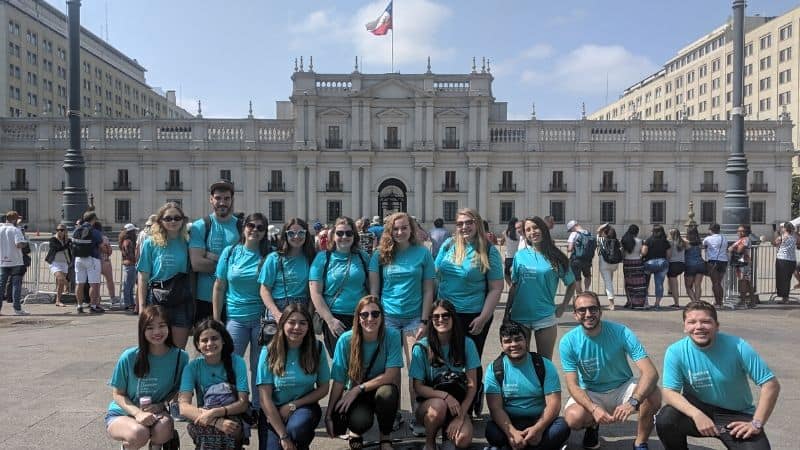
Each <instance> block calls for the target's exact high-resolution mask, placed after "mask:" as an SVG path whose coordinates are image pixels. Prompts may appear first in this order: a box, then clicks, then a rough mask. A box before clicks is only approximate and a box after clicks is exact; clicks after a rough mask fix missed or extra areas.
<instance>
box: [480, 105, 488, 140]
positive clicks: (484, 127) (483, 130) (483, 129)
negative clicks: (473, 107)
mask: <svg viewBox="0 0 800 450" xmlns="http://www.w3.org/2000/svg"><path fill="white" fill-rule="evenodd" d="M480 114H481V115H480V121H479V122H478V126H479V127H480V131H479V133H478V140H479V141H481V142H484V143H488V142H489V102H488V101H481V102H480Z"/></svg>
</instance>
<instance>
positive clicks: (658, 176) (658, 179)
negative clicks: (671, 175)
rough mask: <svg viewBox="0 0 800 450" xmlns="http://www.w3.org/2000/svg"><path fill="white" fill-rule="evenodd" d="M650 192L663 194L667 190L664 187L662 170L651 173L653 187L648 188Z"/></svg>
mask: <svg viewBox="0 0 800 450" xmlns="http://www.w3.org/2000/svg"><path fill="white" fill-rule="evenodd" d="M650 190H651V191H655V192H665V191H666V190H667V188H666V185H665V184H664V171H663V170H654V171H653V185H652V186H650Z"/></svg>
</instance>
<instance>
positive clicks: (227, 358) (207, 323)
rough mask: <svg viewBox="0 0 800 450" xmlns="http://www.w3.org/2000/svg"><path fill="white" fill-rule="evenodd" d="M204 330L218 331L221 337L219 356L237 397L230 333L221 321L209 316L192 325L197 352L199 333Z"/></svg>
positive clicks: (198, 349)
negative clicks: (220, 352)
mask: <svg viewBox="0 0 800 450" xmlns="http://www.w3.org/2000/svg"><path fill="white" fill-rule="evenodd" d="M206 330H214V331H216V332H217V333H219V335H220V337H221V338H222V355H221V357H222V364H223V365H224V366H225V376H226V379H227V381H228V384H230V385H231V390H233V394H234V397H237V396H238V393H237V389H236V372H234V370H233V338H232V337H231V334H230V333H228V330H226V329H225V325H223V324H222V322H219V321H217V320H214V319H210V318H209V319H205V320H203V321H202V322H200V323H199V324H198V325H197V326H195V327H194V338H193V342H194V348H195V350H197V351H198V352H200V335H201V334H203V331H206Z"/></svg>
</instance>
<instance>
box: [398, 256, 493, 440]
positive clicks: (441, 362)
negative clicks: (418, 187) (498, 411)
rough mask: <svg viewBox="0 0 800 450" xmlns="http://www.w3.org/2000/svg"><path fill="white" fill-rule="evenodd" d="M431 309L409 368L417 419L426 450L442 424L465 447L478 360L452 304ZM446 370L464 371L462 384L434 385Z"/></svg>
mask: <svg viewBox="0 0 800 450" xmlns="http://www.w3.org/2000/svg"><path fill="white" fill-rule="evenodd" d="M426 253H427V252H426ZM432 310H433V312H432V313H431V315H430V321H431V322H430V325H429V326H428V330H427V336H426V337H424V338H422V339H421V340H420V341H419V342H418V343H417V344H416V345H414V350H413V356H412V357H411V366H410V368H409V370H408V374H409V377H410V378H411V379H412V380H413V383H414V392H415V393H416V395H417V396H418V398H417V402H418V403H419V406H418V407H417V408H416V409H415V410H414V412H415V416H416V421H417V423H418V424H421V425H422V426H423V427H424V430H425V448H426V449H429V450H430V449H435V448H436V436H437V435H438V434H439V433H438V431H439V429H440V428H442V427H445V435H446V436H447V438H448V439H449V440H450V441H451V442H452V443H453V444H455V446H456V447H458V448H467V447H469V446H470V444H471V443H472V421H471V420H470V418H469V408H470V406H471V405H472V402H473V400H474V398H475V394H476V392H477V387H478V383H477V369H478V367H480V366H481V360H480V358H479V357H478V349H477V348H476V347H475V343H474V342H473V341H472V339H468V338H467V337H466V336H464V330H462V329H461V324H460V323H459V322H458V321H457V320H455V319H456V308H455V306H453V304H452V303H450V302H449V301H447V300H436V301H435V302H434V303H433V305H432ZM445 373H458V374H463V375H462V376H463V380H464V383H463V384H461V383H459V384H458V385H457V386H455V387H453V388H452V389H447V388H445V387H444V386H441V385H438V386H437V384H436V382H437V379H441V378H440V377H441V376H443V375H444V374H445ZM437 387H438V388H439V389H437Z"/></svg>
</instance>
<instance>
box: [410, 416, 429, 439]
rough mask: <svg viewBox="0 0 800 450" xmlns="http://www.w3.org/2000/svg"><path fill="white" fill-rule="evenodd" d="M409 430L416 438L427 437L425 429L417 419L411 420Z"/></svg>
mask: <svg viewBox="0 0 800 450" xmlns="http://www.w3.org/2000/svg"><path fill="white" fill-rule="evenodd" d="M408 429H409V430H411V434H413V435H414V436H416V437H422V436H425V427H424V426H423V425H422V424H421V423H417V419H413V420H411V422H410V423H409V424H408Z"/></svg>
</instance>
